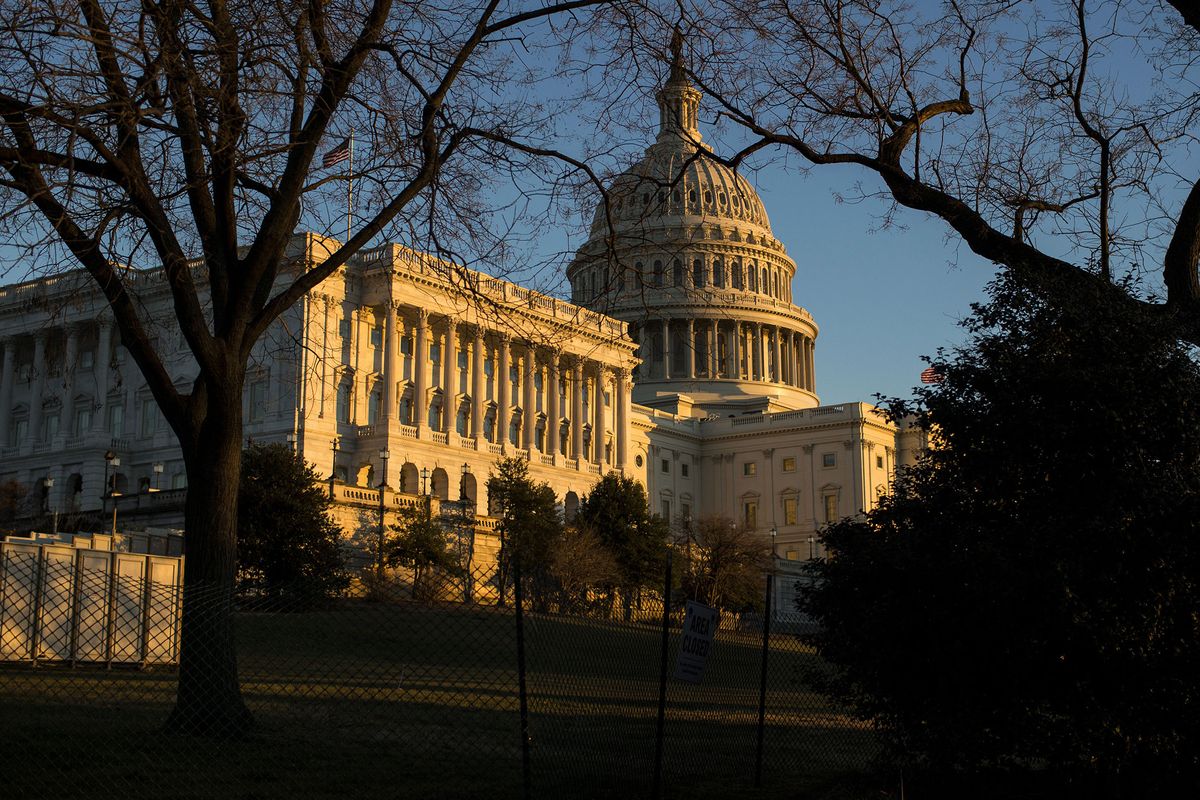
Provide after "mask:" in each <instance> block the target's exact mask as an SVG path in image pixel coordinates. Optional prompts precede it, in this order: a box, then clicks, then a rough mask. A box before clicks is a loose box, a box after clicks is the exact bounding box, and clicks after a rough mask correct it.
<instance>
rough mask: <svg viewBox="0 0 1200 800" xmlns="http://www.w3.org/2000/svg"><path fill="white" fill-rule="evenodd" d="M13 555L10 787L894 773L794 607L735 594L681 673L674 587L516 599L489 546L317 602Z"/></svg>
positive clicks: (824, 788) (675, 782) (729, 786)
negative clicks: (702, 662)
mask: <svg viewBox="0 0 1200 800" xmlns="http://www.w3.org/2000/svg"><path fill="white" fill-rule="evenodd" d="M3 568H4V573H3V576H2V580H0V584H2V585H0V591H3V592H4V594H3V596H2V598H0V626H2V637H3V641H2V644H3V648H2V649H0V718H2V719H4V720H5V724H4V727H3V731H4V734H3V736H4V740H5V741H4V743H3V746H2V747H0V787H3V788H2V789H0V796H3V797H5V798H68V797H77V798H110V797H111V798H142V797H145V798H151V797H154V798H288V799H289V800H294V799H295V798H324V797H330V798H333V797H338V798H344V797H364V798H374V797H434V798H436V797H447V798H449V797H471V796H478V795H481V794H486V795H487V796H489V797H497V798H505V797H508V798H560V797H572V798H591V797H596V798H600V797H622V798H637V797H646V798H649V797H654V796H656V795H657V796H662V797H689V798H690V797H729V796H746V797H760V796H761V797H824V798H843V797H860V796H868V795H869V796H873V797H878V796H880V795H879V790H878V788H879V787H878V785H872V778H871V774H872V773H871V763H872V759H873V758H874V756H876V755H877V749H878V745H877V743H876V741H875V739H874V738H873V735H872V732H871V730H870V729H869V727H868V726H866V725H864V724H863V723H861V722H858V721H856V720H854V719H853V718H851V717H850V716H849V715H848V714H847V713H846V712H845V711H844V710H843V709H841V708H839V707H838V706H837V705H836V704H835V703H833V702H832V701H831V700H829V699H828V698H827V697H825V696H823V695H822V694H821V693H820V692H819V691H817V689H816V688H814V680H815V679H816V678H817V676H819V674H820V671H821V669H822V664H821V662H820V660H819V658H817V657H816V656H815V655H814V653H813V652H812V651H811V649H810V648H808V647H807V646H806V645H805V644H804V643H803V641H802V640H801V638H800V637H799V636H798V635H796V634H795V633H791V632H789V626H788V625H786V624H780V623H781V622H782V621H783V620H784V619H786V616H787V615H786V614H782V615H779V614H774V613H772V614H771V615H770V617H769V618H770V619H771V620H772V622H773V623H774V625H775V630H774V631H773V632H771V633H770V634H769V635H766V634H765V631H764V624H763V623H764V621H765V620H766V619H767V617H764V615H763V614H754V613H748V614H742V615H737V614H730V613H724V614H722V615H721V622H720V627H719V629H718V630H717V631H716V633H715V638H714V643H713V646H712V650H711V655H710V656H709V658H708V661H707V665H706V668H705V672H704V675H703V679H702V680H701V681H700V682H699V683H695V684H693V683H688V682H684V681H680V680H676V679H675V678H673V677H672V673H673V671H674V663H675V658H676V656H677V650H678V648H679V645H680V640H681V638H682V637H681V631H680V626H681V624H682V622H683V608H682V605H683V600H684V599H685V598H682V597H680V596H679V592H678V591H677V590H676V591H673V592H672V596H671V600H672V602H671V604H670V608H668V609H667V613H666V614H665V615H664V613H663V610H664V609H663V603H662V599H661V598H662V587H659V589H658V590H657V591H654V590H650V589H643V590H640V591H639V592H635V593H629V594H628V596H624V597H622V596H621V595H620V593H618V592H611V593H605V592H590V593H589V594H588V597H587V598H585V599H586V601H587V602H571V603H566V602H562V601H561V598H558V599H555V598H547V597H546V596H544V595H538V594H537V593H536V592H531V590H530V588H529V581H528V579H526V580H525V581H523V582H521V583H520V584H519V586H520V587H521V588H523V589H524V592H523V594H525V595H532V596H531V597H522V604H521V605H520V607H519V609H518V607H517V602H516V601H517V595H518V591H517V589H518V579H517V576H516V575H515V574H514V575H513V576H501V575H499V574H498V573H497V572H496V570H495V569H489V570H480V571H477V572H476V573H474V574H471V575H469V576H458V577H448V576H441V575H437V574H424V575H419V576H417V575H412V574H411V573H408V574H406V575H402V576H391V577H390V578H389V579H383V580H380V579H378V578H375V577H374V576H370V579H369V580H368V581H367V582H366V583H365V584H356V587H355V590H354V591H353V592H352V593H351V596H346V597H340V598H336V599H329V600H323V601H316V600H314V599H313V598H311V597H305V596H297V595H295V594H291V593H289V592H288V591H286V590H278V591H267V592H258V593H256V595H255V596H253V597H234V596H233V595H232V590H231V589H221V588H217V587H188V589H187V597H186V598H183V597H181V592H180V591H179V590H178V589H177V588H176V587H175V586H174V585H173V584H171V583H170V582H162V581H156V580H155V577H156V576H155V575H154V574H153V573H151V572H144V573H142V575H141V576H140V577H131V576H129V575H121V574H119V572H118V571H116V570H113V569H107V570H96V569H88V568H81V567H80V565H79V564H78V563H68V562H55V561H54V560H53V559H46V558H44V557H43V558H37V557H29V556H28V554H25V555H21V554H14V553H12V552H9V553H6V556H5V560H4V565H3ZM31 589H32V590H33V591H30V590H31ZM764 591H766V587H764ZM468 598H469V602H468V601H466V600H467V599H468ZM185 599H186V605H187V608H188V614H189V615H191V616H190V618H189V621H188V623H187V624H181V622H182V616H183V614H182V609H183V607H184V605H185V603H184V600H185ZM230 604H232V613H228V614H227V613H223V609H228V608H230ZM568 609H569V613H568ZM518 611H519V612H520V613H518ZM664 622H665V624H666V635H665V636H664ZM47 632H49V634H50V635H48V634H47ZM664 644H665V647H666V649H665V651H664ZM181 645H182V646H181ZM189 648H190V649H189ZM235 652H236V678H235V677H234V674H233V673H232V672H231V671H230V670H229V669H228V668H227V667H228V665H229V664H230V663H231V659H232V658H233V653H235ZM664 652H665V658H664ZM764 656H765V666H766V669H765V671H764V669H763V667H764ZM180 659H182V668H181V661H180ZM664 663H665V664H666V674H665V676H664V673H663V665H664ZM239 691H240V700H239V699H238V695H239ZM177 696H178V698H180V700H181V701H182V699H183V698H184V697H185V696H186V697H190V698H192V699H193V702H191V703H190V704H188V708H189V709H190V710H191V716H188V715H182V716H181V715H180V713H179V709H177V707H176V706H177ZM660 701H661V704H660ZM239 703H244V706H245V710H246V711H248V712H249V717H250V718H252V720H253V723H252V725H250V726H248V727H246V728H245V729H242V727H241V725H240V723H239V721H242V722H244V721H245V720H246V717H245V716H244V715H243V712H242V711H241V708H240V706H239ZM182 706H183V703H182V702H181V703H180V707H181V708H182ZM173 712H174V714H173ZM214 722H220V723H221V724H220V725H213V724H209V723H214ZM180 728H182V729H184V730H183V731H182V732H181V731H180V730H179V729H180ZM198 728H199V729H204V730H206V731H207V732H208V733H209V735H205V736H198V735H190V734H189V733H188V732H187V731H188V730H194V729H198ZM214 730H217V731H225V733H226V734H227V735H225V736H220V735H211V734H212V732H213V731H214Z"/></svg>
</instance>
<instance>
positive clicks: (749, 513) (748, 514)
mask: <svg viewBox="0 0 1200 800" xmlns="http://www.w3.org/2000/svg"><path fill="white" fill-rule="evenodd" d="M742 522H743V523H745V525H746V527H747V528H749V529H750V530H755V529H756V528H758V503H757V502H755V501H751V502H749V503H743V504H742Z"/></svg>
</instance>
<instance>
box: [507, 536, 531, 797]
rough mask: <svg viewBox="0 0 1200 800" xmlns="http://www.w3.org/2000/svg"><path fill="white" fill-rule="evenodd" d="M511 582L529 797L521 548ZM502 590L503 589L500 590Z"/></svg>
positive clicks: (515, 553)
mask: <svg viewBox="0 0 1200 800" xmlns="http://www.w3.org/2000/svg"><path fill="white" fill-rule="evenodd" d="M512 563H513V584H514V587H513V588H514V589H515V594H516V597H515V602H516V606H517V609H516V610H517V614H516V617H517V691H518V697H519V702H520V708H521V786H522V791H523V793H524V795H523V796H524V798H525V800H529V797H530V785H529V784H530V771H531V770H530V763H529V694H528V690H527V688H526V684H525V592H524V589H523V587H522V586H521V548H520V547H514V548H512ZM501 591H503V590H501Z"/></svg>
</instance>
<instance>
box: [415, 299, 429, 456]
mask: <svg viewBox="0 0 1200 800" xmlns="http://www.w3.org/2000/svg"><path fill="white" fill-rule="evenodd" d="M415 338H416V341H415V342H414V343H413V345H414V346H413V350H415V351H416V352H414V353H413V372H414V373H415V376H414V378H413V383H414V384H415V386H414V390H413V391H414V394H415V395H416V396H415V397H413V416H414V417H415V418H416V419H414V420H413V421H414V422H416V424H417V429H418V434H417V435H418V436H423V434H422V433H420V431H423V430H424V429H426V428H428V427H429V383H428V379H429V376H428V363H429V312H428V311H426V310H425V309H424V308H418V309H417V335H416V337H415Z"/></svg>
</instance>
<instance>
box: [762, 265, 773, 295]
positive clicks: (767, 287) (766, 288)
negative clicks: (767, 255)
mask: <svg viewBox="0 0 1200 800" xmlns="http://www.w3.org/2000/svg"><path fill="white" fill-rule="evenodd" d="M759 285H760V286H761V287H762V293H763V294H766V293H767V292H769V291H771V284H770V282H769V281H768V279H767V268H766V267H763V271H762V283H760V284H759Z"/></svg>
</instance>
